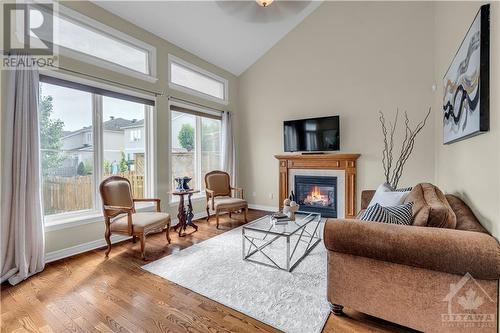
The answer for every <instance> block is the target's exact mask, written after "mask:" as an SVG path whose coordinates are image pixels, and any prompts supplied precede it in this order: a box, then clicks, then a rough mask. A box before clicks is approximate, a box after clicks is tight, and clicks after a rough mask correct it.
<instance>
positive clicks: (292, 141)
mask: <svg viewBox="0 0 500 333" xmlns="http://www.w3.org/2000/svg"><path fill="white" fill-rule="evenodd" d="M283 128H284V131H283V132H284V138H285V151H286V152H298V151H306V152H307V151H331V150H339V149H340V124H339V116H331V117H321V118H310V119H299V120H287V121H284V122H283Z"/></svg>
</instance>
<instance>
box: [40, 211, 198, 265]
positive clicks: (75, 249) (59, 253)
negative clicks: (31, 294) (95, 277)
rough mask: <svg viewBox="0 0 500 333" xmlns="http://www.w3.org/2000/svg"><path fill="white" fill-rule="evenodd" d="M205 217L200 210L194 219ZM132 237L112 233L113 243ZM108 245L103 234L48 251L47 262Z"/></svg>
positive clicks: (177, 221) (174, 222) (175, 221)
mask: <svg viewBox="0 0 500 333" xmlns="http://www.w3.org/2000/svg"><path fill="white" fill-rule="evenodd" d="M205 217H207V213H206V212H199V213H196V214H194V217H193V220H197V219H201V218H205ZM178 223H179V220H178V219H177V218H175V219H172V222H171V226H172V227H173V226H175V225H177V224H178ZM131 238H132V237H130V236H121V235H111V243H112V244H114V243H118V242H121V241H124V240H127V239H131ZM106 245H107V244H106V240H105V239H104V236H103V238H101V239H97V240H94V241H91V242H87V243H82V244H78V245H75V246H70V247H67V248H65V249H61V250H56V251H52V252H48V253H46V254H45V262H46V263H49V262H52V261H56V260H60V259H64V258H67V257H71V256H74V255H77V254H80V253H84V252H87V251H92V250H95V249H98V248H100V247H104V246H106Z"/></svg>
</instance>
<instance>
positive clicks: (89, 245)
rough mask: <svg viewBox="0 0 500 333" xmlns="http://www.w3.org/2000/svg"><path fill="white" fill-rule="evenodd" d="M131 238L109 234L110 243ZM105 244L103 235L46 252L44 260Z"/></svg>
mask: <svg viewBox="0 0 500 333" xmlns="http://www.w3.org/2000/svg"><path fill="white" fill-rule="evenodd" d="M131 238H132V237H130V236H121V235H111V243H112V244H114V243H118V242H121V241H124V240H127V239H131ZM106 245H107V244H106V240H105V239H104V237H103V238H102V239H97V240H95V241H91V242H87V243H83V244H78V245H75V246H70V247H67V248H65V249H61V250H56V251H52V252H48V253H46V254H45V262H46V263H49V262H52V261H56V260H59V259H63V258H67V257H71V256H74V255H77V254H80V253H83V252H87V251H91V250H95V249H98V248H100V247H104V246H106Z"/></svg>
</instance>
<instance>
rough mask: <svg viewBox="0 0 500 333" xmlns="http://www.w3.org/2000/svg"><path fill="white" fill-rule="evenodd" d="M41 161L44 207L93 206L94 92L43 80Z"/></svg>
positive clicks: (64, 209)
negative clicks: (91, 135)
mask: <svg viewBox="0 0 500 333" xmlns="http://www.w3.org/2000/svg"><path fill="white" fill-rule="evenodd" d="M38 112H39V122H40V123H39V128H40V150H41V151H40V164H41V174H42V189H43V191H42V195H43V211H44V213H45V215H54V214H59V213H67V212H73V211H85V210H91V209H92V208H94V206H95V203H94V199H95V196H94V191H93V190H92V189H93V188H94V187H95V184H94V177H93V175H94V149H93V145H92V143H89V142H90V141H89V135H90V134H91V132H92V131H93V130H94V129H93V126H92V125H93V124H92V112H93V111H92V94H90V93H88V92H84V91H78V90H74V89H69V88H65V87H60V86H55V85H51V84H44V83H40V103H39V111H38Z"/></svg>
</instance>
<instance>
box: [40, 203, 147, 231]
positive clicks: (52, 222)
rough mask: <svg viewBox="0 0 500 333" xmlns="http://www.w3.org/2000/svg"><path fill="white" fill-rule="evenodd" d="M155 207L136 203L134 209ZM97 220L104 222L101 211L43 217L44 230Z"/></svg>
mask: <svg viewBox="0 0 500 333" xmlns="http://www.w3.org/2000/svg"><path fill="white" fill-rule="evenodd" d="M155 207H156V205H155V204H151V203H141V204H136V210H137V211H138V212H142V211H150V210H152V209H155ZM97 222H102V223H104V221H103V215H102V213H101V212H95V211H91V212H87V213H81V214H78V215H68V216H59V217H50V218H45V231H46V232H47V231H55V230H61V229H66V228H72V227H77V226H81V225H85V224H90V223H97Z"/></svg>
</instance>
